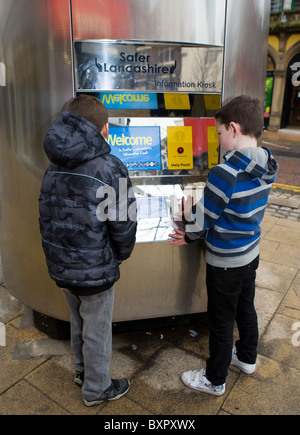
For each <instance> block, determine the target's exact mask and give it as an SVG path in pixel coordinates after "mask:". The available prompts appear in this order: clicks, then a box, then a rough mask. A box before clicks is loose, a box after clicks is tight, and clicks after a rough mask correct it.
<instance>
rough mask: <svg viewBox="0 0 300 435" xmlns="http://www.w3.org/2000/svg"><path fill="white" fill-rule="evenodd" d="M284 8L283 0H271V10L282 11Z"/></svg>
mask: <svg viewBox="0 0 300 435" xmlns="http://www.w3.org/2000/svg"><path fill="white" fill-rule="evenodd" d="M281 10H282V0H271V12H280V11H281Z"/></svg>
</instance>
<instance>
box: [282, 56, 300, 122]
mask: <svg viewBox="0 0 300 435" xmlns="http://www.w3.org/2000/svg"><path fill="white" fill-rule="evenodd" d="M295 63H299V66H300V53H298V54H296V56H294V57H293V58H292V60H291V61H290V63H289V65H288V68H287V78H286V86H285V95H284V103H283V110H282V119H281V128H286V127H288V126H291V127H298V128H300V86H295V83H294V84H293V76H294V75H295V73H296V72H297V70H295V69H292V66H293V65H294V64H295ZM299 69H300V68H299ZM299 77H300V74H299ZM298 80H299V78H298ZM294 82H295V80H294ZM299 83H300V82H299Z"/></svg>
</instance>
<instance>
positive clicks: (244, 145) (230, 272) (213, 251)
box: [170, 96, 278, 396]
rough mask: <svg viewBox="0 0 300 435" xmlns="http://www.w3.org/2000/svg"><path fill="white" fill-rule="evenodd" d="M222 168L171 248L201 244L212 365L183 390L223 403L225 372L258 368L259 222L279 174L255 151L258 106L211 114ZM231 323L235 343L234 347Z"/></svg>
mask: <svg viewBox="0 0 300 435" xmlns="http://www.w3.org/2000/svg"><path fill="white" fill-rule="evenodd" d="M215 117H216V127H217V132H218V135H219V144H220V146H221V147H222V148H223V150H224V152H225V156H224V159H225V163H224V164H220V165H218V166H216V167H215V168H213V169H212V170H211V171H210V174H209V177H208V182H207V185H206V187H205V190H204V195H203V198H202V199H201V201H200V202H199V203H197V204H196V205H195V206H193V204H192V198H191V197H189V198H188V199H187V201H185V203H184V211H183V214H184V218H185V220H186V222H187V224H186V228H185V232H183V231H181V230H179V229H175V230H174V234H171V235H170V237H171V238H172V242H171V243H172V244H173V245H175V246H183V245H187V244H189V243H192V242H194V241H196V240H197V239H199V238H203V237H204V238H205V244H206V262H207V277H206V283H207V292H208V322H209V332H210V341H209V347H210V358H209V359H208V360H207V365H206V369H202V370H193V371H189V372H186V373H183V375H182V377H181V378H182V381H183V382H184V384H186V385H187V386H188V387H190V388H192V389H194V390H197V391H202V392H206V393H209V394H214V395H217V396H221V395H223V394H224V393H225V386H226V378H227V375H228V368H229V366H230V365H231V364H232V365H235V366H237V367H239V368H240V369H241V370H242V371H243V372H245V373H247V374H252V373H254V371H255V368H256V359H257V344H258V324H257V314H256V311H255V307H254V297H255V279H256V269H257V268H258V265H259V241H260V235H261V228H260V223H261V221H262V220H263V217H264V212H265V207H266V205H267V202H268V196H269V193H270V191H271V188H272V183H273V182H274V181H275V177H276V174H277V172H278V164H277V162H276V161H275V160H274V158H273V156H272V155H271V152H270V151H269V150H267V149H265V148H260V147H258V139H259V138H260V136H261V135H262V132H263V112H262V109H261V107H260V103H259V101H258V100H255V99H251V98H250V97H246V96H241V97H237V98H234V99H233V100H231V101H230V102H229V103H227V104H226V105H224V106H223V107H222V109H221V110H220V111H219V112H218V113H217V114H216V115H215ZM235 320H236V322H237V326H238V329H239V335H240V339H239V340H238V341H237V342H236V348H235V349H234V351H233V352H232V348H233V329H234V323H235Z"/></svg>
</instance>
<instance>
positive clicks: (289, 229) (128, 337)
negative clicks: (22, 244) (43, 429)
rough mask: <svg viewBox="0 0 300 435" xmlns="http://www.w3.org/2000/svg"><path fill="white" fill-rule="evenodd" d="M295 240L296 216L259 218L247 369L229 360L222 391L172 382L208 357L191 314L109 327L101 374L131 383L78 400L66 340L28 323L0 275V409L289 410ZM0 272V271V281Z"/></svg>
mask: <svg viewBox="0 0 300 435" xmlns="http://www.w3.org/2000/svg"><path fill="white" fill-rule="evenodd" d="M299 240H300V223H299V222H295V221H292V220H289V219H286V218H284V219H280V218H279V217H276V216H272V215H271V216H268V215H267V216H266V217H265V219H264V222H263V237H262V242H261V264H260V268H259V271H258V278H257V298H256V306H257V311H258V316H259V328H260V342H259V358H258V365H257V371H256V373H255V374H254V375H253V376H247V375H245V374H243V373H241V372H240V371H239V370H238V369H237V368H230V371H229V376H228V380H227V388H226V394H225V395H224V396H223V397H214V396H209V395H206V394H201V393H196V392H193V391H191V390H189V389H187V388H186V387H185V386H184V385H183V384H182V383H181V381H180V374H181V372H182V371H185V370H190V369H197V368H201V367H203V366H204V365H205V360H206V358H207V357H208V330H207V326H206V325H205V323H201V322H200V321H197V322H195V323H194V324H192V325H186V326H178V327H176V328H170V329H166V330H152V331H151V330H148V331H146V330H144V331H138V332H127V333H119V334H114V337H113V360H112V367H111V373H112V376H113V377H123V376H124V377H125V376H126V377H128V378H129V379H130V380H131V389H130V391H129V393H128V394H127V396H126V397H124V398H123V399H121V400H119V401H117V402H111V403H108V404H103V405H100V406H96V407H94V408H86V407H85V406H84V405H83V404H82V401H81V394H80V389H79V388H78V387H77V386H75V384H74V383H73V368H72V365H73V358H72V355H71V351H70V343H69V342H68V341H67V342H61V341H55V340H52V339H50V338H49V337H47V336H46V335H45V334H43V333H41V332H39V331H38V330H37V329H36V328H35V327H34V326H32V325H33V324H32V318H31V311H30V310H29V309H28V308H26V307H23V306H22V305H21V304H20V303H19V302H18V301H17V300H16V299H14V298H13V297H11V296H10V294H9V292H8V291H7V289H6V288H5V287H4V285H3V283H2V286H1V287H0V322H2V323H4V324H5V327H6V345H7V346H6V347H0V361H1V365H0V367H1V370H0V415H20V414H33V415H96V414H97V415H106V416H114V418H116V416H122V415H123V416H124V415H125V416H126V415H127V416H130V415H145V416H147V415H148V416H152V418H153V416H159V415H163V416H175V415H187V416H189V415H193V416H197V415H198V416H199V415H230V414H232V415H239V414H242V415H247V414H248V415H299V412H300V347H299V346H300V246H299ZM1 277H2V273H1V269H0V281H1V282H2V278H1ZM191 330H193V331H195V333H196V334H197V335H196V336H192V335H195V334H194V333H192V334H191V333H190V332H189V331H191ZM107 418H108V417H107Z"/></svg>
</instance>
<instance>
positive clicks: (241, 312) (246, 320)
mask: <svg viewBox="0 0 300 435" xmlns="http://www.w3.org/2000/svg"><path fill="white" fill-rule="evenodd" d="M258 265H259V257H257V258H256V259H255V260H254V261H252V263H250V264H248V265H247V266H243V267H237V268H229V269H222V268H219V267H213V266H210V265H207V276H206V284H207V292H208V322H209V350H210V358H209V359H208V360H207V368H206V376H207V378H208V380H209V381H210V382H211V383H212V384H213V385H216V386H217V385H222V384H224V383H225V382H226V378H227V376H228V368H229V366H230V363H231V358H232V348H233V330H234V324H235V321H236V322H237V326H238V330H239V336H240V339H239V340H238V341H237V342H236V348H237V357H238V358H239V360H240V361H242V362H244V363H247V364H255V363H256V359H257V345H258V335H259V334H258V322H257V314H256V310H255V306H254V298H255V279H256V270H257V268H258Z"/></svg>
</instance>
